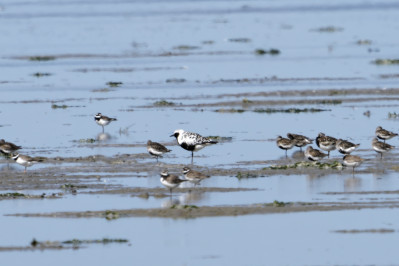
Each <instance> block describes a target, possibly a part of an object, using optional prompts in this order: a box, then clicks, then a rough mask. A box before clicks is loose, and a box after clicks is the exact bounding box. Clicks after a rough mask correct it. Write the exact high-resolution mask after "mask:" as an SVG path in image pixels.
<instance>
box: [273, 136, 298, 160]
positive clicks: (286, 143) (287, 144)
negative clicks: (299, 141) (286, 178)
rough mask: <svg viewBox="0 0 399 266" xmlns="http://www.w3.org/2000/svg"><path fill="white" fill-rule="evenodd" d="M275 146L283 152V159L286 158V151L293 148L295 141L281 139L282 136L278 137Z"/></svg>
mask: <svg viewBox="0 0 399 266" xmlns="http://www.w3.org/2000/svg"><path fill="white" fill-rule="evenodd" d="M276 144H277V146H278V147H279V148H280V149H282V150H285V158H287V151H288V150H289V149H291V148H292V147H294V146H295V144H296V140H295V139H286V138H283V137H282V136H278V137H277V140H276Z"/></svg>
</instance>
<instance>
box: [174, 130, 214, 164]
mask: <svg viewBox="0 0 399 266" xmlns="http://www.w3.org/2000/svg"><path fill="white" fill-rule="evenodd" d="M171 137H175V138H176V140H177V143H178V144H179V145H180V147H182V148H183V149H185V150H188V151H191V158H193V157H194V152H195V151H199V150H201V149H203V148H205V147H206V146H209V145H211V144H216V143H218V142H217V141H215V140H212V139H210V138H205V137H202V136H201V135H200V134H197V133H192V132H188V131H184V130H183V129H177V130H175V132H173V134H172V135H171Z"/></svg>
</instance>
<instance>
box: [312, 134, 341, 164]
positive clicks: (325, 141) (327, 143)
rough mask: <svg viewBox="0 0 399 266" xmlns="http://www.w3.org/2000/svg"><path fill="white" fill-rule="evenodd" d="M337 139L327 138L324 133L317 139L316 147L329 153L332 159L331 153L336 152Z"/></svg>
mask: <svg viewBox="0 0 399 266" xmlns="http://www.w3.org/2000/svg"><path fill="white" fill-rule="evenodd" d="M336 143H337V139H336V138H333V137H330V136H326V135H325V134H324V133H319V135H318V136H317V138H316V145H317V147H319V148H320V149H322V150H323V151H326V152H328V154H327V156H328V158H330V151H332V150H335V148H336Z"/></svg>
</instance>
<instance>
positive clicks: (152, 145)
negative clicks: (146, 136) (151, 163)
mask: <svg viewBox="0 0 399 266" xmlns="http://www.w3.org/2000/svg"><path fill="white" fill-rule="evenodd" d="M147 151H148V153H149V154H151V155H153V156H155V157H156V158H157V162H158V157H161V158H162V155H163V154H164V153H167V152H171V150H169V149H167V148H166V147H165V146H164V145H162V144H160V143H158V142H152V141H151V140H149V141H147Z"/></svg>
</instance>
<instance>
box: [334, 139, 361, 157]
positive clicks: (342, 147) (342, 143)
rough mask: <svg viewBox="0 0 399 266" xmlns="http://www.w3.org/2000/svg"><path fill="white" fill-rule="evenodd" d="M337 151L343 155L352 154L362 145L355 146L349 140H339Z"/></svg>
mask: <svg viewBox="0 0 399 266" xmlns="http://www.w3.org/2000/svg"><path fill="white" fill-rule="evenodd" d="M335 146H336V148H337V150H338V151H339V152H340V153H342V154H350V153H351V152H353V151H354V150H355V149H356V148H357V147H359V146H360V144H354V143H352V142H350V141H347V140H342V139H338V140H337V142H336V143H335Z"/></svg>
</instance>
